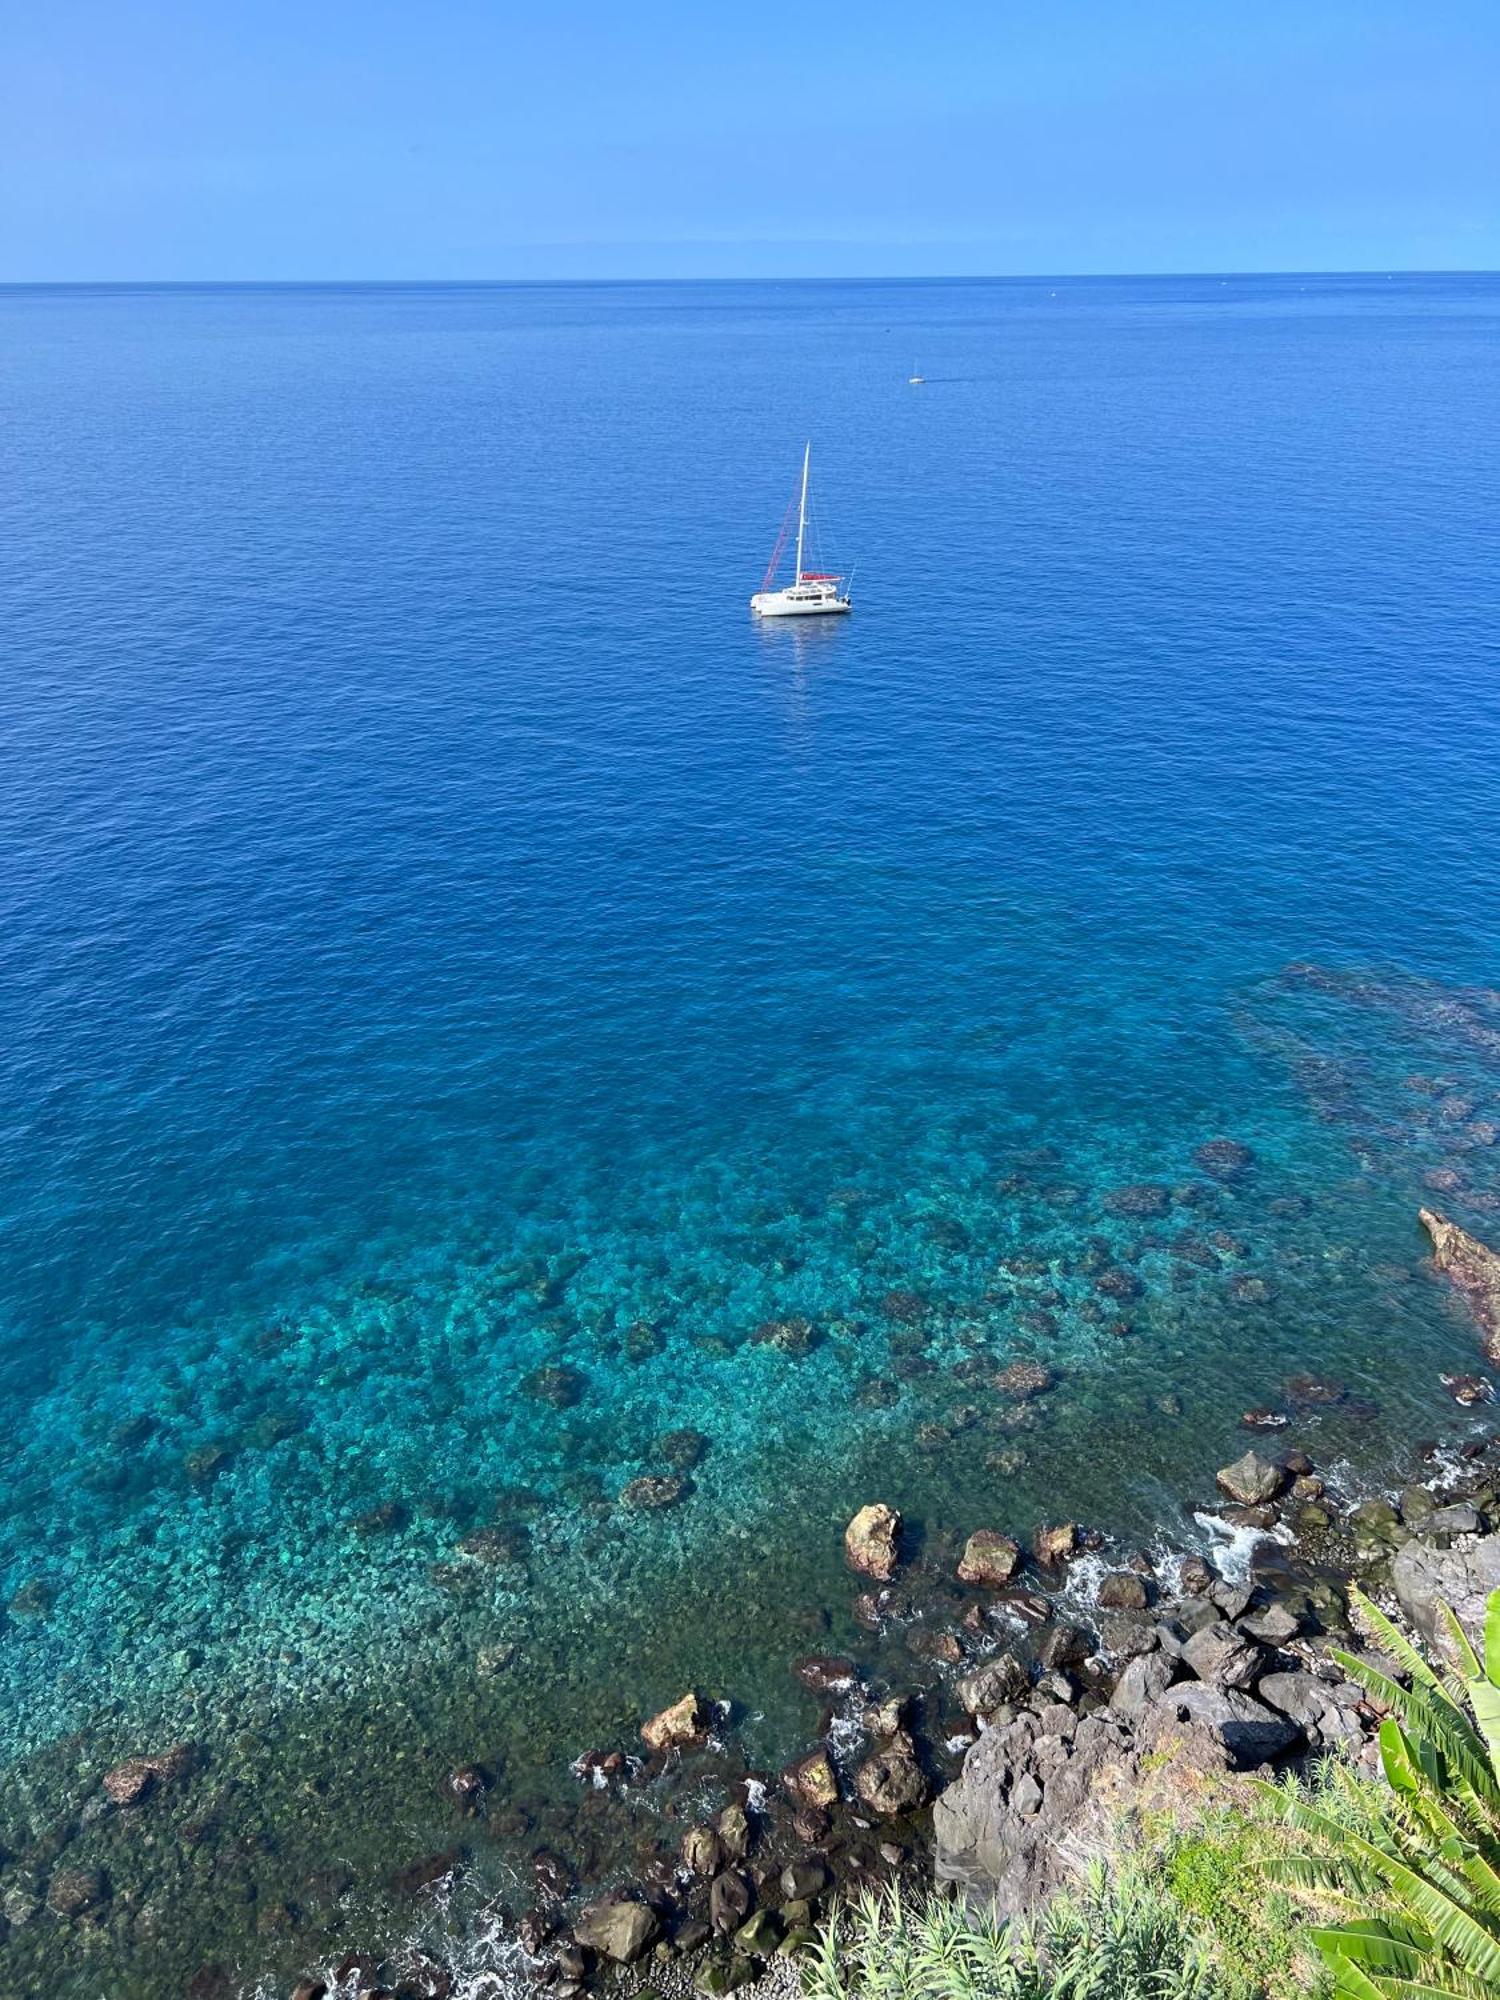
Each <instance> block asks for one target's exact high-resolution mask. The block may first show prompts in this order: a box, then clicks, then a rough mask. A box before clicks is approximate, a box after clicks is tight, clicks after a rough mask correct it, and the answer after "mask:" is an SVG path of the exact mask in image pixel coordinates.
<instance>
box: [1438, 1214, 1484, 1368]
mask: <svg viewBox="0 0 1500 2000" xmlns="http://www.w3.org/2000/svg"><path fill="white" fill-rule="evenodd" d="M1418 1213H1419V1214H1420V1216H1421V1220H1422V1226H1423V1227H1424V1228H1425V1229H1426V1231H1427V1234H1428V1235H1429V1236H1430V1237H1431V1238H1432V1261H1433V1264H1434V1265H1435V1266H1436V1268H1437V1269H1438V1270H1439V1271H1441V1272H1442V1273H1443V1275H1444V1276H1445V1277H1446V1278H1447V1279H1448V1281H1449V1283H1450V1284H1451V1285H1452V1286H1453V1287H1454V1289H1455V1290H1456V1291H1458V1292H1460V1293H1461V1294H1462V1295H1463V1298H1464V1300H1465V1302H1466V1303H1467V1305H1468V1308H1469V1310H1470V1312H1471V1313H1472V1314H1473V1315H1474V1321H1475V1324H1476V1325H1477V1326H1478V1328H1479V1338H1480V1341H1481V1343H1482V1345H1483V1347H1484V1351H1485V1353H1486V1354H1487V1355H1488V1356H1489V1358H1490V1360H1491V1361H1500V1256H1497V1255H1496V1253H1495V1252H1494V1251H1493V1250H1491V1249H1490V1248H1489V1246H1488V1245H1487V1244H1484V1243H1481V1242H1480V1241H1479V1239H1478V1237H1476V1236H1470V1234H1469V1233H1468V1231H1467V1230H1466V1229H1460V1228H1459V1226H1458V1224H1457V1223H1456V1222H1449V1221H1448V1220H1447V1219H1446V1218H1445V1217H1444V1216H1441V1215H1436V1214H1434V1212H1433V1211H1432V1210H1431V1209H1430V1208H1424V1209H1421V1210H1419V1211H1418Z"/></svg>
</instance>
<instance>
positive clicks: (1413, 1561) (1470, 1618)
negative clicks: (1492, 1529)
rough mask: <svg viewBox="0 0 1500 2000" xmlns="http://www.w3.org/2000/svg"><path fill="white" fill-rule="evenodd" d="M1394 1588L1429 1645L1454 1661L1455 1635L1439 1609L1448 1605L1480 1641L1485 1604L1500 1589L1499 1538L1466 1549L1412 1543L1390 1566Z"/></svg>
mask: <svg viewBox="0 0 1500 2000" xmlns="http://www.w3.org/2000/svg"><path fill="white" fill-rule="evenodd" d="M1391 1586H1392V1588H1393V1589H1394V1590H1395V1593H1396V1597H1397V1600H1398V1601H1399V1603H1400V1605H1401V1609H1402V1610H1403V1611H1404V1612H1405V1613H1406V1616H1407V1617H1408V1618H1409V1619H1410V1621H1411V1623H1412V1624H1413V1625H1415V1627H1416V1628H1417V1630H1418V1632H1420V1633H1421V1635H1422V1637H1423V1638H1424V1639H1425V1640H1426V1642H1427V1644H1428V1645H1429V1646H1432V1647H1434V1648H1436V1649H1437V1650H1438V1651H1440V1652H1441V1653H1443V1654H1444V1656H1445V1657H1446V1658H1449V1659H1452V1658H1453V1657H1454V1653H1453V1641H1452V1636H1451V1634H1450V1633H1449V1631H1448V1629H1447V1623H1446V1621H1445V1620H1444V1618H1443V1616H1442V1614H1441V1612H1440V1611H1439V1609H1438V1606H1439V1605H1440V1604H1446V1605H1448V1606H1449V1607H1450V1609H1451V1610H1452V1611H1453V1612H1454V1614H1455V1615H1456V1617H1457V1618H1458V1621H1459V1623H1460V1624H1461V1625H1462V1626H1463V1628H1464V1630H1465V1631H1466V1632H1467V1633H1468V1634H1469V1636H1470V1638H1471V1639H1473V1640H1474V1641H1475V1642H1476V1643H1477V1642H1478V1640H1479V1639H1480V1637H1481V1635H1482V1632H1483V1627H1484V1609H1485V1602H1486V1600H1487V1599H1488V1597H1489V1594H1490V1592H1491V1591H1492V1590H1495V1589H1497V1588H1500V1535H1488V1536H1486V1537H1485V1539H1484V1540H1483V1541H1481V1542H1475V1543H1474V1544H1473V1545H1472V1546H1471V1547H1470V1548H1467V1549H1434V1548H1429V1547H1428V1546H1427V1545H1426V1544H1425V1543H1423V1542H1419V1541H1409V1542H1407V1543H1406V1544H1405V1546H1404V1547H1403V1548H1401V1549H1400V1550H1398V1552H1397V1554H1396V1558H1395V1560H1394V1562H1393V1563H1392V1564H1391Z"/></svg>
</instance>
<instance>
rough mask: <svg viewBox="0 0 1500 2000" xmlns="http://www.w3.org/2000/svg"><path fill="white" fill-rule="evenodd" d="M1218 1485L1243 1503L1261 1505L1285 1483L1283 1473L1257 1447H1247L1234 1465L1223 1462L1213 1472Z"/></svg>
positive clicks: (1273, 1495)
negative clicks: (1253, 1448)
mask: <svg viewBox="0 0 1500 2000" xmlns="http://www.w3.org/2000/svg"><path fill="white" fill-rule="evenodd" d="M1214 1478H1215V1479H1216V1480H1217V1481H1218V1484H1219V1489H1220V1491H1221V1492H1223V1493H1227V1494H1228V1495H1229V1497H1230V1499H1231V1500H1237V1501H1238V1502H1239V1503H1240V1505H1241V1506H1242V1507H1264V1506H1265V1505H1266V1504H1267V1503H1268V1502H1269V1501H1272V1500H1274V1499H1275V1498H1276V1496H1277V1494H1278V1493H1279V1492H1280V1491H1281V1489H1282V1487H1283V1486H1285V1485H1286V1473H1285V1471H1284V1470H1283V1469H1282V1467H1281V1466H1279V1465H1273V1464H1272V1462H1271V1461H1270V1459H1268V1458H1262V1457H1261V1455H1260V1453H1259V1452H1258V1451H1247V1452H1246V1453H1245V1455H1244V1457H1243V1458H1237V1459H1236V1460H1235V1461H1234V1464H1233V1465H1226V1466H1222V1467H1221V1468H1220V1469H1219V1471H1218V1472H1216V1473H1215V1474H1214Z"/></svg>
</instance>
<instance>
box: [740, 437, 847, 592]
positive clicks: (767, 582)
mask: <svg viewBox="0 0 1500 2000" xmlns="http://www.w3.org/2000/svg"><path fill="white" fill-rule="evenodd" d="M811 463H812V443H811V440H809V442H808V445H807V448H806V450H805V451H804V452H803V454H802V492H801V497H800V498H799V500H798V502H797V569H796V575H795V577H794V579H793V581H792V582H791V584H789V585H788V587H787V588H786V589H785V590H777V589H775V588H774V585H775V582H776V571H777V568H778V567H779V565H780V562H781V557H782V551H783V550H784V549H785V547H786V541H787V535H788V532H789V530H790V527H791V518H792V517H791V509H790V508H788V510H787V518H786V520H785V521H784V522H783V524H782V529H781V534H780V537H779V538H778V540H777V543H776V548H775V552H774V553H773V555H772V557H771V560H770V562H769V563H768V564H767V565H766V573H765V575H764V576H763V577H762V578H761V585H760V589H759V590H758V591H756V593H755V595H754V596H753V597H752V598H751V600H750V609H751V610H752V611H753V612H755V614H756V616H757V617H760V618H806V617H809V616H817V615H818V614H820V613H827V612H830V611H848V610H850V609H851V606H850V602H849V593H848V591H847V590H841V589H840V585H841V584H842V583H843V581H844V579H843V578H842V577H841V576H834V575H833V574H831V572H829V571H827V570H807V569H804V568H803V567H802V549H803V544H804V541H805V539H806V536H807V473H808V467H809V466H810V465H811Z"/></svg>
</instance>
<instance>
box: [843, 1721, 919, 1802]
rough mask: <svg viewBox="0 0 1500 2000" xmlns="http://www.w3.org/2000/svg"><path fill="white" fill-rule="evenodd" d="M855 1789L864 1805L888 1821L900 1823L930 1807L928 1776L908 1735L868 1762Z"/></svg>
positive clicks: (899, 1736) (859, 1772) (856, 1777)
mask: <svg viewBox="0 0 1500 2000" xmlns="http://www.w3.org/2000/svg"><path fill="white" fill-rule="evenodd" d="M854 1789H855V1791H856V1792H857V1793H858V1794H859V1798H860V1803H861V1804H862V1805H864V1806H865V1807H867V1808H868V1810H869V1811H871V1812H873V1813H879V1814H880V1815H881V1816H882V1817H883V1818H886V1819H897V1818H899V1817H900V1815H901V1814H902V1813H908V1812H915V1811H916V1809H917V1807H918V1806H920V1805H925V1804H926V1801H927V1778H926V1774H925V1773H924V1772H923V1770H922V1767H921V1765H920V1764H919V1763H918V1762H917V1755H916V1748H915V1745H914V1744H913V1743H912V1740H911V1738H910V1737H909V1736H907V1735H906V1734H905V1732H904V1731H903V1732H900V1733H898V1734H897V1735H895V1736H893V1737H892V1738H891V1740H890V1741H889V1742H888V1743H884V1744H882V1745H881V1747H880V1748H879V1749H878V1750H877V1751H876V1752H875V1754H874V1756H872V1757H867V1758H866V1759H865V1761H864V1763H863V1764H861V1765H860V1767H859V1769H858V1770H857V1771H856V1772H855V1774H854Z"/></svg>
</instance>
